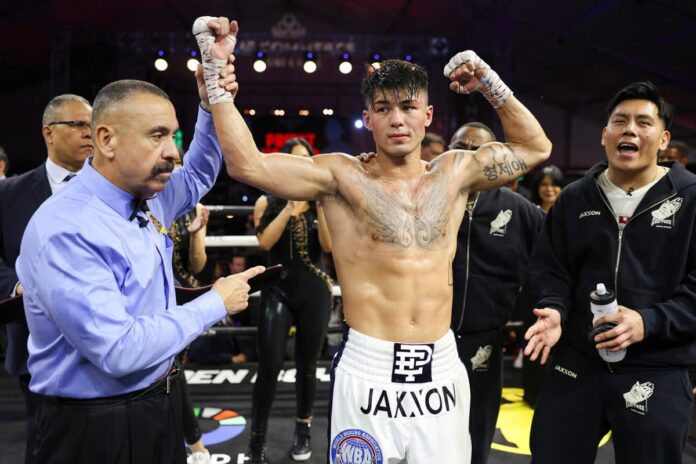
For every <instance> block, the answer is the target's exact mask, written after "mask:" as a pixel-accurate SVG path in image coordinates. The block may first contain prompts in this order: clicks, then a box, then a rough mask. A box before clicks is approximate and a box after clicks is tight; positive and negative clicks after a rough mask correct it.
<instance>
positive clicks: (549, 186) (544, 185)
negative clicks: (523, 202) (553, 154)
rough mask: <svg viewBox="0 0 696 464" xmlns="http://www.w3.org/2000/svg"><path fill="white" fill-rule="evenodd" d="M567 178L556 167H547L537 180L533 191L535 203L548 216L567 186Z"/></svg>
mask: <svg viewBox="0 0 696 464" xmlns="http://www.w3.org/2000/svg"><path fill="white" fill-rule="evenodd" d="M566 183H567V182H566V178H565V176H564V175H563V173H562V172H561V170H560V169H559V168H558V167H556V166H546V167H544V168H543V169H542V170H541V172H539V177H538V178H537V181H536V185H535V188H534V190H533V192H532V193H533V195H534V203H536V204H537V205H539V207H540V208H541V209H542V210H543V211H544V213H546V214H548V212H549V210H550V209H551V207H552V206H553V204H554V203H555V202H556V198H558V195H559V194H560V193H561V190H563V187H565V186H566Z"/></svg>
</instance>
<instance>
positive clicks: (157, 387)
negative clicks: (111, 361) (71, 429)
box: [44, 361, 183, 406]
mask: <svg viewBox="0 0 696 464" xmlns="http://www.w3.org/2000/svg"><path fill="white" fill-rule="evenodd" d="M182 375H183V371H182V370H181V369H180V368H179V364H178V363H177V362H176V361H175V362H174V364H172V366H171V367H170V368H169V370H168V371H167V372H166V373H165V374H164V375H163V376H162V377H160V379H159V380H156V381H155V382H154V383H153V384H152V385H150V386H149V387H145V388H143V389H140V390H135V391H132V392H128V393H124V394H122V395H115V396H107V397H101V398H64V397H61V396H44V399H45V400H46V401H49V402H51V403H56V404H61V405H75V406H78V405H81V406H109V405H110V406H113V405H116V404H120V403H128V402H131V401H137V400H141V399H146V398H152V397H153V396H159V395H166V394H169V392H170V391H171V390H172V388H173V387H174V385H176V383H177V382H178V381H179V379H180V378H181V376H182Z"/></svg>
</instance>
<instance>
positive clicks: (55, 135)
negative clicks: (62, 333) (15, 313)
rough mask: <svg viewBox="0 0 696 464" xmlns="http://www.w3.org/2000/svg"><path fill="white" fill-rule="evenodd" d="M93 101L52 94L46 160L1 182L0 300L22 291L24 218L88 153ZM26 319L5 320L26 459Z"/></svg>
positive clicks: (30, 425)
mask: <svg viewBox="0 0 696 464" xmlns="http://www.w3.org/2000/svg"><path fill="white" fill-rule="evenodd" d="M91 117H92V106H91V105H90V104H89V102H88V101H87V100H85V99H84V98H82V97H80V96H78V95H71V94H65V95H59V96H57V97H55V98H53V99H52V100H51V101H50V102H49V103H48V105H46V109H45V110H44V113H43V120H42V126H43V128H42V132H43V137H44V141H45V142H46V151H47V152H48V158H47V159H46V163H44V164H41V166H39V167H37V168H35V169H33V170H31V171H29V172H27V173H24V174H22V175H19V176H14V177H11V178H8V179H7V180H5V181H3V182H0V300H3V299H5V298H7V297H10V296H15V295H21V294H22V285H21V283H20V282H19V279H18V278H17V273H16V271H15V261H16V259H17V256H18V255H19V246H20V243H21V241H22V235H23V234H24V229H25V228H26V226H27V223H28V222H29V219H30V218H31V216H32V215H33V214H34V212H35V211H36V210H37V209H38V208H39V206H41V204H42V203H43V202H44V201H46V199H48V197H50V196H51V195H52V194H54V193H56V192H57V191H58V190H59V189H60V188H61V187H63V186H64V185H65V184H66V183H67V182H69V181H70V179H71V178H72V177H73V176H75V174H76V173H77V172H78V171H79V170H80V169H81V168H82V165H83V164H84V162H85V159H86V158H87V157H88V156H91V155H92V135H91V133H90V119H91ZM28 336H29V330H28V328H27V323H26V321H24V320H22V321H18V322H14V323H10V324H8V325H7V353H6V356H5V369H7V372H8V373H10V374H11V375H15V376H17V377H18V378H19V386H20V388H21V390H22V394H23V395H24V403H25V405H26V409H27V443H26V458H25V462H26V463H30V462H33V460H32V451H33V449H34V443H35V439H36V436H35V435H36V433H35V429H36V426H35V424H34V413H35V412H36V409H37V408H38V406H39V405H40V403H41V400H40V397H39V396H38V395H36V394H35V393H32V392H31V391H29V381H30V380H31V376H30V375H29V371H28V370H27V359H28V353H27V338H28Z"/></svg>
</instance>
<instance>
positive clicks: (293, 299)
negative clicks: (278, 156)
mask: <svg viewBox="0 0 696 464" xmlns="http://www.w3.org/2000/svg"><path fill="white" fill-rule="evenodd" d="M281 151H282V152H284V153H290V154H293V155H297V156H306V157H309V156H311V155H312V149H311V146H310V145H309V143H307V141H305V140H304V139H299V138H294V139H290V140H288V141H287V142H286V143H285V145H283V147H282V148H281ZM254 221H255V224H256V235H257V237H258V239H259V246H260V247H261V248H262V249H264V250H268V252H269V253H268V254H269V259H270V264H278V263H280V264H282V265H283V266H284V267H285V269H286V272H287V275H286V277H285V278H284V279H282V280H281V281H280V282H279V283H277V284H275V285H272V286H270V287H269V288H267V289H265V290H264V291H263V292H262V297H261V311H262V314H261V317H260V322H259V332H258V348H259V371H258V375H257V379H256V383H255V385H254V396H253V404H252V425H251V441H250V445H249V448H250V451H251V462H252V464H259V463H266V462H267V460H266V448H265V441H266V430H267V426H268V416H269V413H270V409H271V405H272V403H273V397H274V396H275V392H276V383H277V379H278V372H279V371H280V369H281V367H282V365H283V359H284V357H285V346H286V343H287V339H288V332H289V330H290V326H291V325H292V323H293V321H294V322H295V325H296V327H297V336H296V342H295V365H296V368H297V376H296V384H295V389H296V393H297V422H296V427H295V434H294V439H293V445H292V449H291V457H292V458H293V460H295V461H306V460H308V459H309V458H310V456H311V454H312V449H311V444H310V427H311V424H312V405H313V403H314V392H315V389H316V378H315V373H316V361H317V358H318V357H319V353H320V351H321V347H322V344H323V342H324V337H325V335H326V329H327V327H328V322H329V316H330V313H331V287H332V285H333V282H332V281H331V279H330V277H329V276H328V274H327V273H326V271H325V269H324V264H323V261H322V250H324V251H326V252H329V251H330V250H331V240H330V238H329V235H328V230H327V228H326V222H325V220H324V215H323V212H322V209H321V206H320V205H319V204H318V203H313V202H312V203H309V202H306V201H286V200H282V199H280V198H274V197H266V196H262V197H261V198H259V200H258V201H257V202H256V205H255V207H254Z"/></svg>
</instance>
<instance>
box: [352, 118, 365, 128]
mask: <svg viewBox="0 0 696 464" xmlns="http://www.w3.org/2000/svg"><path fill="white" fill-rule="evenodd" d="M353 125H354V126H355V128H356V129H362V128H363V126H364V125H365V124H364V123H363V120H362V119H356V120H355V122H354V123H353Z"/></svg>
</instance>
